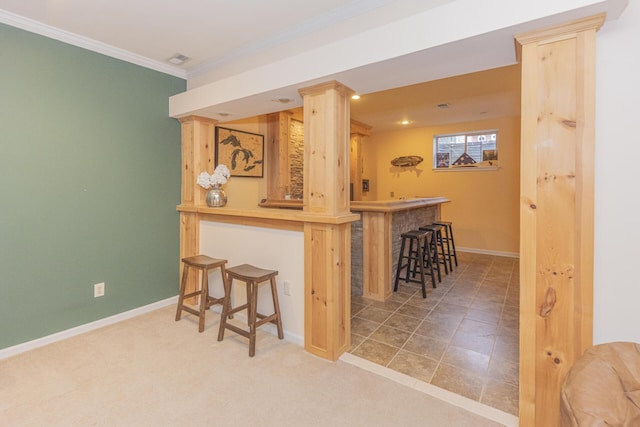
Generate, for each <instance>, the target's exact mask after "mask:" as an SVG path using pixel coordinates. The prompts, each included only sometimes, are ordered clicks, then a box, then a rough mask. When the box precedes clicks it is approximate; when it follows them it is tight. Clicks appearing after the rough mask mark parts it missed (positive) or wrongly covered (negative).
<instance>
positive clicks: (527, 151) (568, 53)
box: [516, 15, 604, 426]
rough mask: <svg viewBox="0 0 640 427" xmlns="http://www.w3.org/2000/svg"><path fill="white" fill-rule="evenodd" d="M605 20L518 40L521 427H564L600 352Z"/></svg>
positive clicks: (594, 19)
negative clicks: (581, 362)
mask: <svg viewBox="0 0 640 427" xmlns="http://www.w3.org/2000/svg"><path fill="white" fill-rule="evenodd" d="M603 22H604V15H600V16H596V17H592V18H587V19H583V20H579V21H574V22H571V23H568V24H565V25H561V26H557V27H553V28H549V29H544V30H540V31H536V32H532V33H527V34H522V35H519V36H517V37H516V41H517V43H518V48H519V49H521V52H520V55H521V61H522V150H521V157H522V160H521V200H520V201H521V210H520V259H521V267H520V289H521V291H520V293H521V297H520V298H521V299H520V412H519V417H520V425H521V426H557V425H560V416H559V411H560V389H561V386H562V383H563V381H564V378H565V376H566V374H567V371H568V370H569V368H571V366H572V365H573V363H574V362H575V360H576V359H577V358H579V357H580V356H581V355H582V353H583V352H584V351H585V349H587V348H588V347H589V346H591V344H592V335H593V175H594V174H593V168H594V139H595V138H594V119H595V105H594V92H595V80H594V69H595V40H596V31H597V30H598V28H599V27H600V26H601V25H602V23H603Z"/></svg>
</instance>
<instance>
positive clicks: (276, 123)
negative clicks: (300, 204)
mask: <svg viewBox="0 0 640 427" xmlns="http://www.w3.org/2000/svg"><path fill="white" fill-rule="evenodd" d="M290 129H291V113H290V112H287V111H281V112H278V113H271V114H268V115H267V144H268V147H269V148H268V150H267V173H266V176H267V198H268V199H275V200H282V199H284V196H285V193H286V189H287V188H289V187H290V185H291V171H290V168H289V139H290V135H289V133H290Z"/></svg>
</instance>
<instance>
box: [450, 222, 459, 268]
mask: <svg viewBox="0 0 640 427" xmlns="http://www.w3.org/2000/svg"><path fill="white" fill-rule="evenodd" d="M449 232H450V234H451V248H452V249H453V259H454V260H455V262H456V267H457V266H458V254H457V252H456V242H455V241H454V240H453V227H452V226H449Z"/></svg>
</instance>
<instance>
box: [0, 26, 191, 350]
mask: <svg viewBox="0 0 640 427" xmlns="http://www.w3.org/2000/svg"><path fill="white" fill-rule="evenodd" d="M0 64H1V65H0V348H6V347H9V346H12V345H16V344H19V343H23V342H27V341H30V340H33V339H36V338H39V337H43V336H47V335H50V334H52V333H55V332H58V331H62V330H65V329H69V328H72V327H75V326H78V325H82V324H85V323H88V322H91V321H94V320H97V319H101V318H104V317H108V316H111V315H114V314H117V313H121V312H124V311H127V310H131V309H133V308H136V307H140V306H143V305H146V304H150V303H153V302H156V301H160V300H162V299H165V298H169V297H171V296H174V295H176V294H177V289H178V267H179V262H178V257H179V217H178V214H177V212H176V205H178V204H179V203H180V125H179V123H178V122H177V121H176V120H175V119H172V118H170V117H169V116H168V114H169V113H168V104H169V101H168V98H169V96H171V95H174V94H176V93H179V92H183V91H184V90H185V88H186V83H185V81H184V80H183V79H180V78H176V77H172V76H168V75H165V74H162V73H159V72H156V71H152V70H149V69H146V68H142V67H139V66H136V65H132V64H129V63H126V62H123V61H119V60H116V59H113V58H110V57H106V56H103V55H100V54H97V53H93V52H90V51H87V50H84V49H80V48H77V47H73V46H70V45H67V44H64V43H61V42H58V41H55V40H51V39H48V38H45V37H42V36H38V35H35V34H31V33H28V32H25V31H22V30H18V29H15V28H13V27H9V26H6V25H1V24H0ZM99 282H105V283H106V295H105V296H104V297H101V298H93V285H94V284H95V283H99Z"/></svg>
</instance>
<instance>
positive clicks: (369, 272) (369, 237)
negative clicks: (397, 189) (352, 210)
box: [362, 212, 393, 301]
mask: <svg viewBox="0 0 640 427" xmlns="http://www.w3.org/2000/svg"><path fill="white" fill-rule="evenodd" d="M392 218H393V217H392V213H391V212H363V213H362V258H363V262H362V264H363V271H362V283H363V286H362V293H363V296H364V297H365V298H371V299H374V300H377V301H385V300H387V299H388V298H389V297H390V296H391V292H392V290H393V287H392V283H391V277H392V276H393V273H392V271H391V270H392V265H393V255H392V253H391V252H392V248H393V242H392V236H391V234H392Z"/></svg>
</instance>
